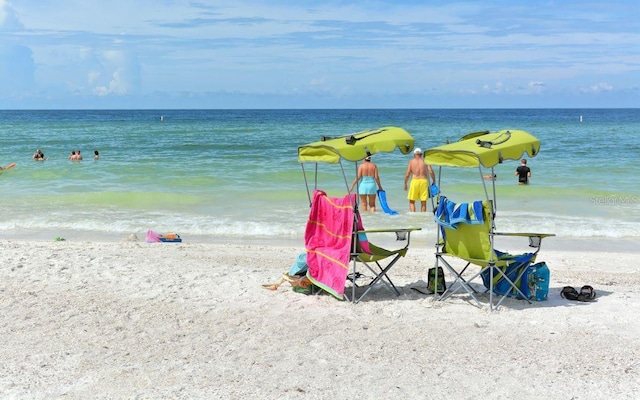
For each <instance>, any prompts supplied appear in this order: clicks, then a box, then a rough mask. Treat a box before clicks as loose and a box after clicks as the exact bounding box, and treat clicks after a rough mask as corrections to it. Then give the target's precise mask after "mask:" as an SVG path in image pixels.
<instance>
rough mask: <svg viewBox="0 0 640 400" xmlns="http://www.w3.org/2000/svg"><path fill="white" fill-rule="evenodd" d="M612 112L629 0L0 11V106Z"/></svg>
mask: <svg viewBox="0 0 640 400" xmlns="http://www.w3.org/2000/svg"><path fill="white" fill-rule="evenodd" d="M617 107H634V108H635V107H640V2H639V1H637V0H629V1H626V0H625V1H623V0H609V1H607V2H604V1H601V0H599V1H570V0H567V1H560V0H557V1H536V0H530V1H516V0H504V1H502V0H497V1H491V0H487V1H485V0H482V1H477V0H473V1H455V0H452V1H439V0H436V1H429V0H366V1H360V0H356V1H337V0H319V1H305V0H282V1H278V0H270V1H262V0H233V1H211V0H194V1H188V0H184V1H183V0H108V1H105V0H11V1H8V0H0V109H172V108H173V109H183V108H202V109H238V108H239V109H253V108H260V109H281V108H617Z"/></svg>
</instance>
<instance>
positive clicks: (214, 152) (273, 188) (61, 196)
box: [0, 109, 640, 243]
mask: <svg viewBox="0 0 640 400" xmlns="http://www.w3.org/2000/svg"><path fill="white" fill-rule="evenodd" d="M382 126H399V127H402V128H404V129H405V130H407V131H408V132H409V133H410V134H411V135H413V137H414V138H415V140H416V146H418V147H421V148H422V149H428V148H430V147H435V146H438V145H441V144H444V143H446V141H454V140H457V139H458V138H459V137H461V136H462V135H464V134H466V133H469V132H475V131H481V130H490V131H495V130H502V129H521V130H525V131H527V132H529V133H531V134H533V135H534V136H536V137H538V138H539V139H540V140H541V149H540V153H539V154H538V155H537V156H536V157H535V158H532V159H529V164H528V165H529V167H530V168H531V170H532V178H531V184H530V185H528V186H519V185H518V184H517V181H516V177H515V176H514V172H515V169H516V167H517V166H518V164H519V163H518V162H516V161H509V162H505V163H504V164H501V165H498V166H497V167H496V173H497V175H498V179H497V181H496V188H497V195H498V197H497V198H498V204H497V206H498V214H497V219H496V225H497V227H498V228H499V230H501V231H511V232H515V231H524V232H529V231H536V232H549V233H555V234H556V235H558V236H560V237H567V238H582V237H603V238H627V239H631V240H633V239H636V238H640V167H639V164H638V158H639V156H640V109H442V110H438V109H426V110H419V109H412V110H401V109H384V110H57V111H56V110H46V111H45V110H22V111H9V110H5V111H0V165H1V166H6V165H8V164H10V163H15V164H16V166H15V168H12V169H10V170H6V171H4V172H2V173H0V204H1V210H2V214H1V216H0V238H44V239H47V238H50V239H53V238H54V237H57V236H62V235H64V236H66V237H68V238H69V239H74V240H85V239H87V238H96V237H103V238H113V239H119V238H125V237H127V236H129V235H131V234H136V235H137V236H138V237H139V238H140V239H143V238H144V234H145V233H146V231H147V230H148V229H151V230H154V231H157V232H160V233H165V232H176V233H179V234H180V236H181V237H182V238H183V240H189V238H193V240H198V241H203V240H205V241H206V240H215V241H227V240H229V241H238V242H242V241H244V240H251V239H275V240H287V241H288V240H293V241H298V240H299V242H300V243H302V236H303V233H304V227H305V223H306V219H307V214H308V211H309V199H308V196H307V191H306V186H305V180H304V176H303V174H302V169H301V167H300V164H299V163H298V161H297V148H298V146H300V145H302V144H305V143H309V142H313V141H316V140H319V138H320V136H321V135H328V136H336V135H343V134H348V133H354V132H358V131H362V130H366V129H372V128H378V127H382ZM36 149H41V150H42V152H43V153H44V154H45V156H46V157H47V160H46V161H34V160H33V159H32V155H33V153H34V152H35V151H36ZM72 150H81V151H82V155H83V158H84V160H83V161H81V162H72V161H69V160H68V155H69V153H70V152H71V151H72ZM94 150H98V151H99V153H100V158H99V159H98V160H94V159H93V152H94ZM410 158H411V156H410V155H406V156H405V155H402V154H400V153H399V152H395V153H389V154H380V155H375V156H374V162H375V163H376V164H377V165H378V167H379V169H380V176H381V180H382V185H383V187H384V189H385V190H386V192H387V197H388V200H389V205H390V206H391V208H393V209H395V210H397V211H399V212H400V214H399V215H397V216H390V215H386V214H384V213H383V212H382V211H381V210H380V207H379V205H378V209H379V211H378V212H376V213H375V214H365V215H364V217H363V218H364V222H365V227H367V228H381V227H398V226H402V227H405V226H420V227H422V228H423V230H424V231H425V232H427V231H428V232H429V233H434V232H435V225H434V223H433V220H432V214H431V213H430V212H429V213H427V214H424V213H410V212H409V208H408V201H407V200H406V192H404V191H403V187H402V184H403V178H404V173H405V171H406V166H407V162H408V161H409V159H410ZM345 168H346V170H347V172H348V174H349V175H348V178H347V179H348V181H349V184H350V183H351V181H352V180H353V177H354V174H355V167H354V166H353V164H349V163H346V164H345ZM436 172H438V171H436ZM319 187H320V188H321V189H324V190H326V191H328V192H329V194H330V195H335V196H341V195H344V194H345V193H346V189H345V187H344V181H343V180H342V177H341V174H340V172H339V169H338V168H337V167H336V166H328V165H325V166H320V185H319ZM441 187H442V190H443V193H445V194H446V195H447V197H448V198H450V199H452V200H454V201H458V202H462V201H472V200H476V199H480V198H481V196H482V193H483V192H482V184H481V181H480V179H479V172H478V170H477V169H455V168H444V169H443V170H442V185H441ZM429 210H431V205H429ZM420 234H422V233H420Z"/></svg>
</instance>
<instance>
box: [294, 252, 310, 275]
mask: <svg viewBox="0 0 640 400" xmlns="http://www.w3.org/2000/svg"><path fill="white" fill-rule="evenodd" d="M308 268H309V266H308V265H307V252H306V251H305V252H304V253H300V254H298V258H296V262H295V263H293V265H292V266H291V268H290V269H289V276H294V275H304V274H306V273H307V269H308Z"/></svg>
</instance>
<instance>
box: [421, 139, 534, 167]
mask: <svg viewBox="0 0 640 400" xmlns="http://www.w3.org/2000/svg"><path fill="white" fill-rule="evenodd" d="M539 151H540V141H539V140H538V139H537V138H536V137H534V136H533V135H531V134H529V133H527V132H525V131H520V130H502V131H498V132H489V131H484V132H475V133H470V134H468V135H465V136H463V137H462V138H460V140H458V141H457V142H454V143H448V144H445V145H442V146H438V147H434V148H431V149H428V150H426V151H425V152H424V162H425V164H428V165H432V166H433V165H438V166H447V167H479V166H482V167H485V168H491V167H494V166H495V165H497V164H501V163H502V162H503V161H504V160H519V159H520V158H522V157H523V155H524V154H528V155H529V157H535V156H536V155H537V154H538V152H539Z"/></svg>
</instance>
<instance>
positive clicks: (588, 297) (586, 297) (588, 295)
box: [578, 285, 596, 301]
mask: <svg viewBox="0 0 640 400" xmlns="http://www.w3.org/2000/svg"><path fill="white" fill-rule="evenodd" d="M595 298H596V291H595V290H593V287H591V286H589V285H584V286H583V287H582V288H581V289H580V294H579V295H578V301H593V299H595Z"/></svg>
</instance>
